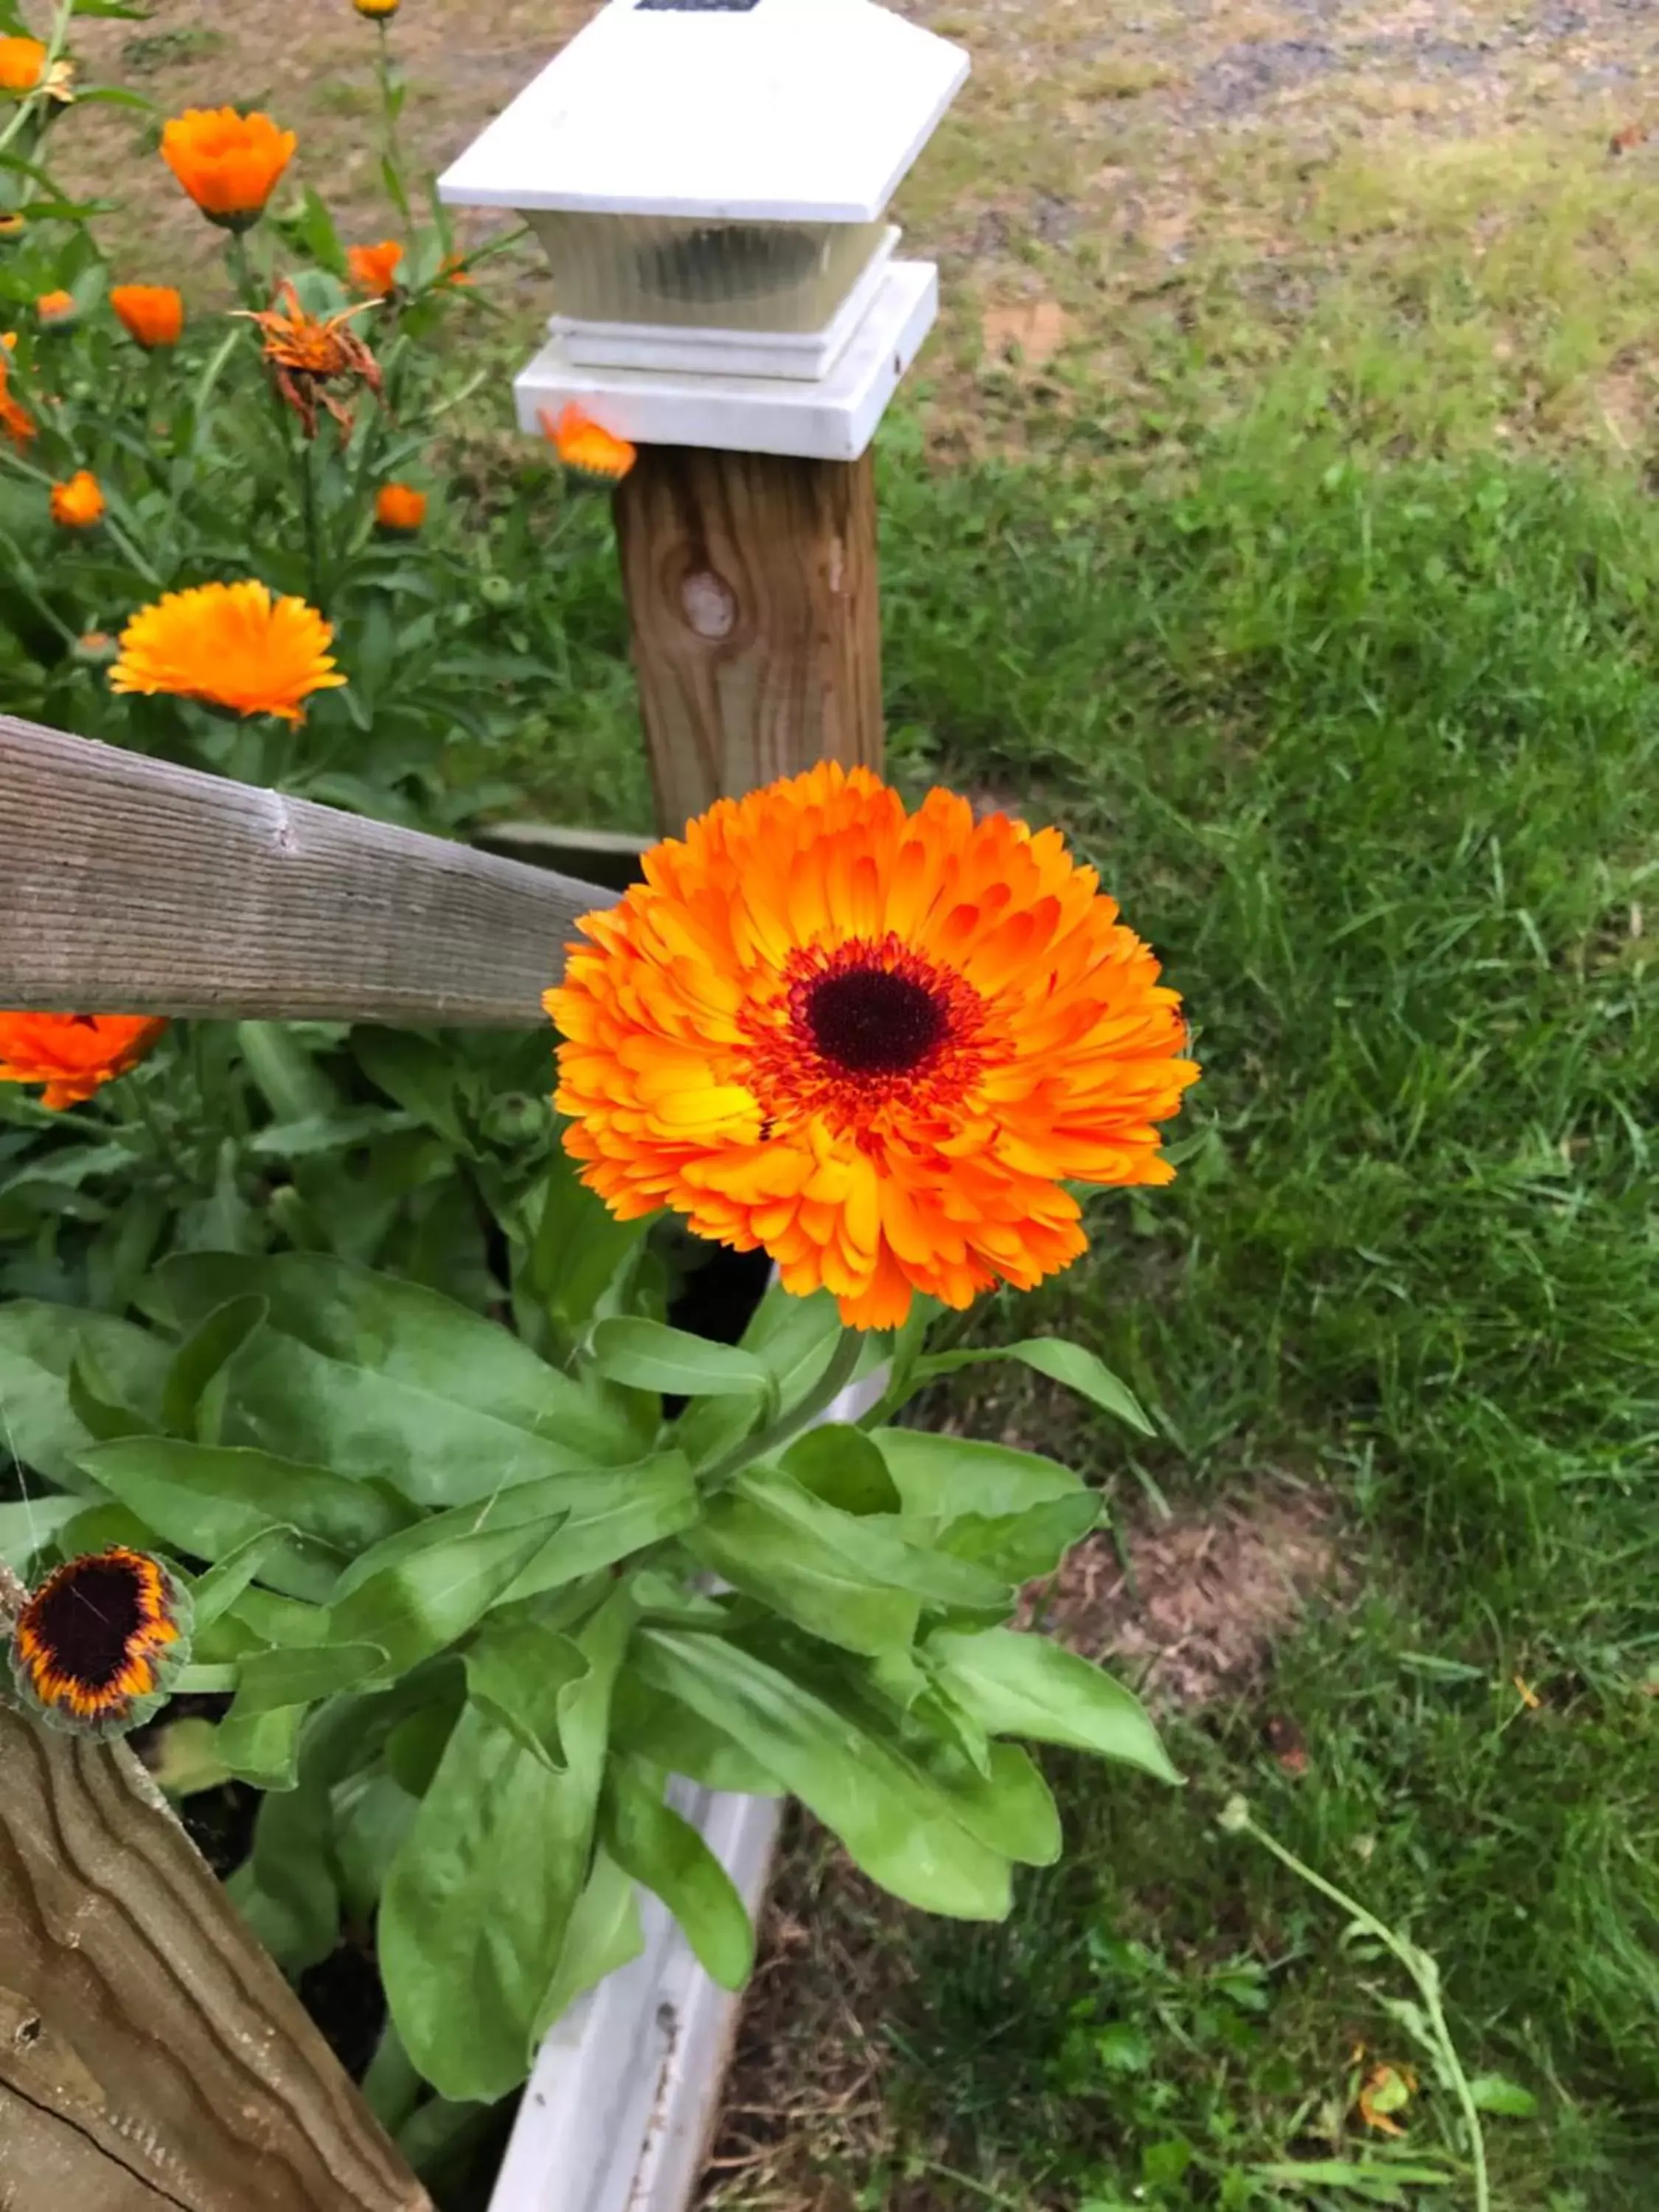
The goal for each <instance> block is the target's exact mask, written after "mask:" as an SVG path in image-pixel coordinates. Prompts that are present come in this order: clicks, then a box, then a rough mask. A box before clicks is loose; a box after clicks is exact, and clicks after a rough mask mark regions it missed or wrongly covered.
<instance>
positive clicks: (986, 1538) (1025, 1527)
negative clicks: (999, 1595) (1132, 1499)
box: [924, 1490, 1100, 1584]
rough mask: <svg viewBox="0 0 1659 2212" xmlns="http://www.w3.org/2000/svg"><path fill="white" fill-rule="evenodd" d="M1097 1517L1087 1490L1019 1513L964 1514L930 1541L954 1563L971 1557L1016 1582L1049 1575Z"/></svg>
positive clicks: (1096, 1507)
mask: <svg viewBox="0 0 1659 2212" xmlns="http://www.w3.org/2000/svg"><path fill="white" fill-rule="evenodd" d="M1099 1519H1100V1500H1099V1499H1098V1498H1097V1497H1096V1496H1095V1494H1094V1493H1093V1492H1092V1491H1086V1490H1085V1491H1079V1492H1076V1494H1075V1495H1073V1497H1070V1498H1049V1499H1048V1502H1047V1503H1046V1504H1042V1505H1028V1506H1027V1507H1026V1509H1025V1510H1024V1512H1023V1513H998V1514H984V1513H969V1514H964V1515H963V1517H962V1519H961V1520H959V1521H952V1522H950V1524H949V1525H948V1527H947V1528H945V1532H944V1534H942V1535H939V1536H937V1537H936V1538H935V1539H934V1541H935V1542H936V1543H937V1544H938V1545H939V1548H940V1549H941V1550H942V1551H946V1552H950V1553H952V1554H953V1555H954V1556H955V1557H956V1558H957V1559H972V1560H974V1561H975V1562H976V1563H977V1564H978V1565H980V1566H982V1567H985V1568H987V1569H988V1570H989V1571H990V1572H991V1573H993V1574H996V1575H1000V1576H1001V1577H1003V1578H1004V1579H1005V1580H1006V1581H1008V1582H1010V1583H1015V1584H1019V1583H1029V1582H1035V1581H1036V1578H1037V1577H1039V1576H1040V1575H1051V1574H1052V1573H1053V1572H1054V1569H1055V1568H1056V1567H1057V1566H1058V1565H1060V1561H1061V1560H1062V1559H1064V1558H1065V1556H1066V1553H1067V1552H1069V1551H1070V1550H1071V1548H1072V1547H1073V1544H1075V1543H1078V1542H1079V1541H1080V1540H1081V1539H1082V1538H1083V1537H1085V1536H1086V1535H1087V1534H1088V1533H1089V1531H1090V1530H1091V1528H1093V1527H1094V1526H1095V1525H1096V1523H1097V1522H1098V1521H1099ZM924 1525H927V1524H924Z"/></svg>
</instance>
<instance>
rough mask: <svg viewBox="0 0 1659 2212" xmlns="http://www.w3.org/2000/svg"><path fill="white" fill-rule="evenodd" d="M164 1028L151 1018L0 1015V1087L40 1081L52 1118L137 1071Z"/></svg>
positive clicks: (138, 1015)
mask: <svg viewBox="0 0 1659 2212" xmlns="http://www.w3.org/2000/svg"><path fill="white" fill-rule="evenodd" d="M166 1027H167V1024H166V1023H165V1022H164V1021H161V1020H159V1019H157V1018H156V1017H155V1016H154V1015H152V1014H25V1013H6V1014H0V1083H43V1084H44V1085H46V1089H45V1091H44V1092H43V1093H42V1094H41V1099H40V1103H41V1104H42V1105H43V1106H46V1107H49V1108H50V1109H52V1112H53V1113H54V1114H57V1113H61V1112H62V1111H63V1109H64V1107H66V1106H78V1105H79V1104H80V1103H81V1101H82V1099H83V1098H90V1097H91V1096H92V1094H93V1092H94V1091H99V1090H101V1089H102V1088H103V1086H104V1085H105V1084H106V1083H112V1082H113V1081H114V1079H115V1078H116V1077H117V1076H118V1075H125V1073H126V1072H127V1070H128V1069H129V1068H130V1067H136V1066H137V1064H138V1062H139V1061H140V1060H142V1059H143V1056H144V1054H146V1053H147V1052H148V1051H149V1048H150V1047H151V1046H152V1045H153V1044H154V1043H155V1040H156V1038H157V1037H159V1036H161V1032H162V1030H164V1029H165V1028H166Z"/></svg>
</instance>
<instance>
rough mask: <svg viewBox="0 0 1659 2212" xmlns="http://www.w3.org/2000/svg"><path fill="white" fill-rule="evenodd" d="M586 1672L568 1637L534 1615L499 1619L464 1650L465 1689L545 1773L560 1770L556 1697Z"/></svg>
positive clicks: (575, 1645) (579, 1652) (563, 1764)
mask: <svg viewBox="0 0 1659 2212" xmlns="http://www.w3.org/2000/svg"><path fill="white" fill-rule="evenodd" d="M587 1671H588V1662H587V1661H586V1658H585V1657H584V1656H583V1654H582V1649H581V1646H580V1644H578V1643H576V1642H575V1641H574V1638H571V1637H568V1636H562V1635H560V1634H559V1633H558V1632H557V1631H556V1630H554V1629H551V1628H548V1627H546V1626H544V1624H543V1623H542V1622H541V1621H539V1620H502V1621H500V1622H498V1623H496V1624H495V1626H492V1627H491V1629H490V1632H489V1634H488V1635H487V1636H485V1637H483V1638H480V1639H479V1642H478V1643H477V1645H476V1646H475V1647H474V1649H473V1650H471V1651H470V1652H468V1654H467V1655H466V1693H467V1696H468V1697H469V1698H470V1699H471V1701H472V1703H473V1704H474V1705H477V1707H478V1709H479V1710H480V1711H482V1712H484V1713H487V1714H488V1715H489V1717H490V1718H491V1719H492V1720H494V1721H496V1722H498V1723H500V1724H501V1727H502V1728H504V1729H507V1731H508V1733H509V1734H510V1735H513V1736H516V1737H517V1739H518V1741H520V1744H522V1745H523V1747H524V1748H525V1749H526V1751H527V1752H528V1753H530V1755H531V1757H532V1759H538V1760H539V1762H540V1763H541V1764H542V1765H544V1766H545V1767H546V1768H547V1770H548V1771H549V1772H550V1773H552V1774H563V1773H564V1772H566V1771H567V1761H566V1758H565V1752H564V1746H563V1743H562V1741H561V1739H560V1736H559V1732H558V1700H559V1699H560V1697H561V1695H562V1693H563V1692H564V1691H565V1690H566V1689H567V1688H569V1687H571V1686H574V1685H575V1684H577V1683H579V1682H580V1681H581V1680H583V1679H584V1677H585V1676H586V1674H587Z"/></svg>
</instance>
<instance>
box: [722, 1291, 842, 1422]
mask: <svg viewBox="0 0 1659 2212" xmlns="http://www.w3.org/2000/svg"><path fill="white" fill-rule="evenodd" d="M840 1340H841V1314H840V1311H839V1310H838V1308H837V1307H836V1301H835V1299H834V1297H832V1296H831V1294H830V1293H829V1291H813V1293H812V1295H811V1297H805V1298H802V1297H796V1296H795V1295H794V1294H793V1292H792V1291H786V1290H785V1289H784V1287H783V1285H782V1284H781V1283H774V1284H773V1285H771V1286H770V1288H769V1290H768V1291H767V1292H766V1295H765V1297H763V1298H762V1300H761V1302H760V1304H759V1305H757V1307H756V1309H755V1311H754V1313H753V1315H752V1316H750V1322H749V1326H748V1328H746V1329H744V1333H743V1348H744V1351H745V1352H754V1353H755V1354H756V1355H757V1358H761V1359H763V1360H764V1361H765V1363H766V1364H767V1366H768V1367H769V1369H770V1370H771V1373H772V1378H773V1380H774V1382H775V1383H776V1384H777V1386H778V1399H779V1403H780V1405H781V1407H783V1408H784V1409H785V1410H786V1411H787V1409H788V1408H789V1407H792V1406H793V1405H795V1404H796V1403H797V1402H798V1401H799V1400H800V1399H802V1398H804V1397H805V1395H806V1393H807V1392H808V1391H809V1390H810V1389H811V1387H812V1385H813V1384H814V1383H816V1382H817V1381H818V1379H819V1378H820V1376H822V1375H823V1370H824V1369H825V1368H826V1367H827V1366H828V1365H829V1359H830V1355H831V1354H832V1353H833V1352H834V1351H835V1348H836V1345H837V1344H838V1343H839V1342H840Z"/></svg>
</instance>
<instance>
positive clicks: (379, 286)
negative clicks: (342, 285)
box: [346, 238, 404, 296]
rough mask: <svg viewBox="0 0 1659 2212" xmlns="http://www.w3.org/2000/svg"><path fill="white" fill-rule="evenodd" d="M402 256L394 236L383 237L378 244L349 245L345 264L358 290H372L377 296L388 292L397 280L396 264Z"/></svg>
mask: <svg viewBox="0 0 1659 2212" xmlns="http://www.w3.org/2000/svg"><path fill="white" fill-rule="evenodd" d="M403 258H404V249H403V248H402V246H399V245H398V241H397V240H396V239H395V238H383V239H382V240H380V244H379V245H378V246H347V248H346V266H347V267H348V268H349V270H350V271H351V281H352V283H354V284H355V285H356V287H357V289H358V290H359V291H360V292H373V293H374V294H375V295H377V296H380V295H384V294H386V293H387V292H390V291H391V290H392V289H393V287H394V286H395V285H396V283H397V282H398V263H399V262H400V261H401V260H402V259H403Z"/></svg>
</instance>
